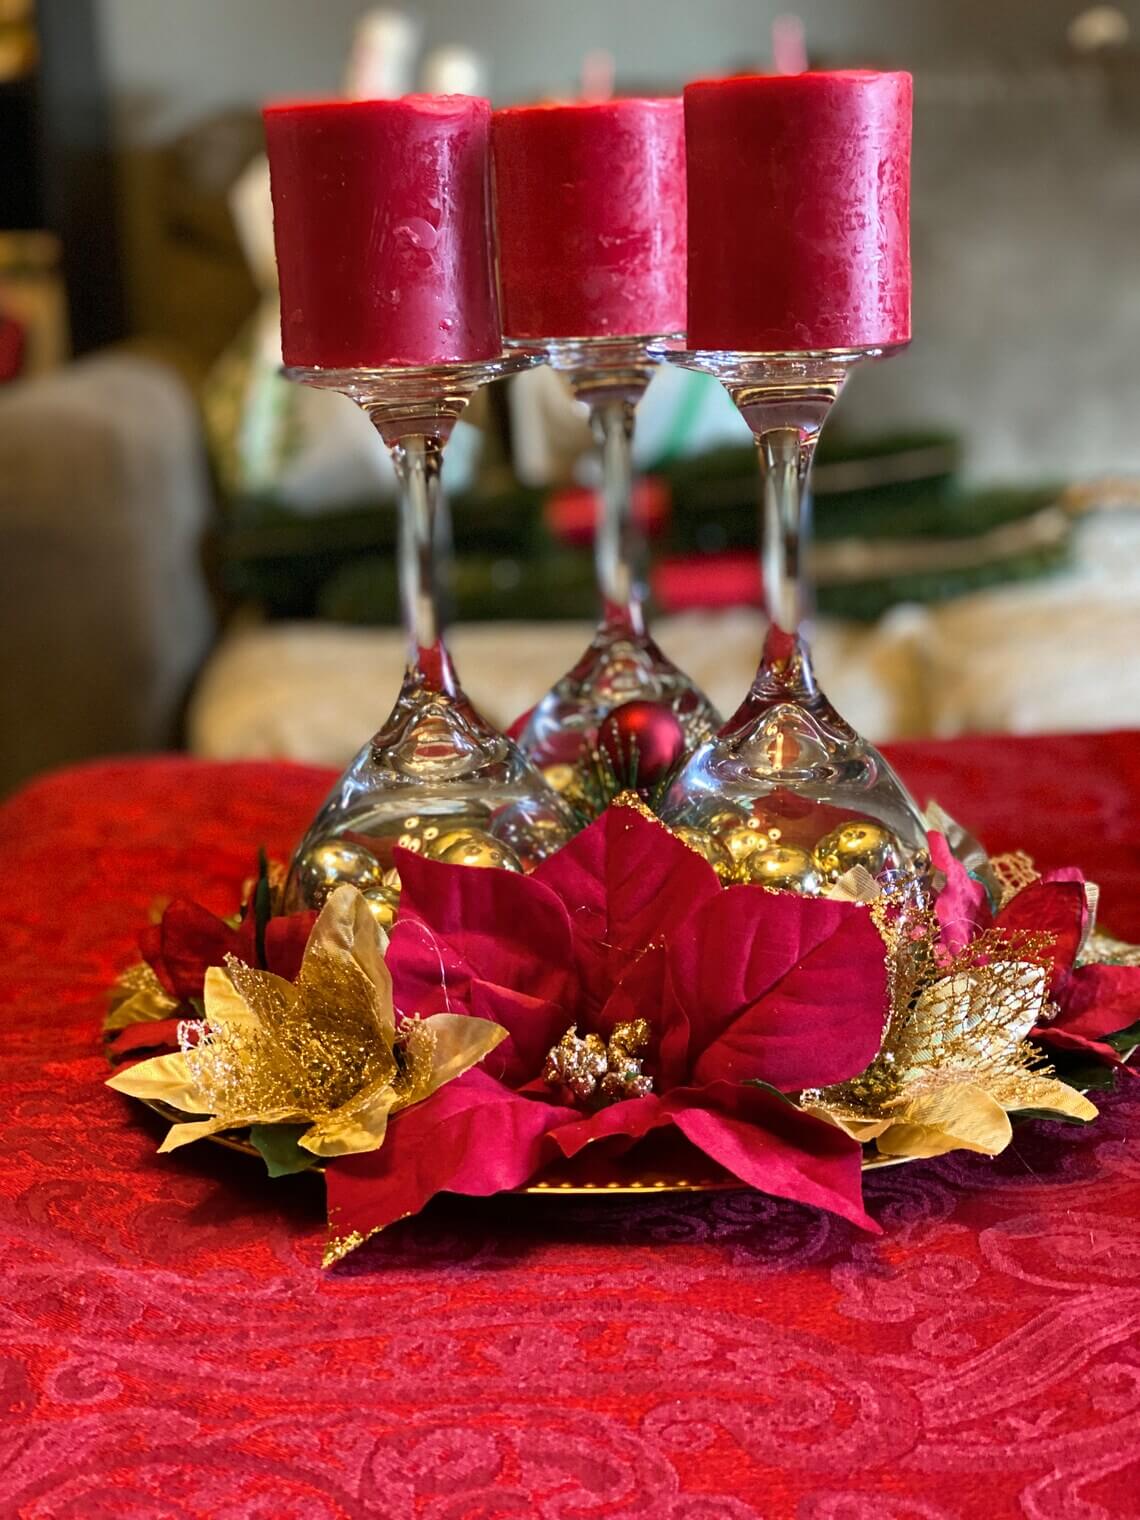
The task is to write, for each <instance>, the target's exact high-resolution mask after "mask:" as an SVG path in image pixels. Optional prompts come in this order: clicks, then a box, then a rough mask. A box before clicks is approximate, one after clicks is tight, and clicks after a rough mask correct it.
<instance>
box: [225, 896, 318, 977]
mask: <svg viewBox="0 0 1140 1520" xmlns="http://www.w3.org/2000/svg"><path fill="white" fill-rule="evenodd" d="M316 921H317V914H316V913H315V912H308V913H289V914H285V915H282V916H281V917H279V918H271V919H270V920H269V922H268V923H267V924H266V926H265V969H266V970H267V971H272V972H273V974H274V976H280V977H284V979H285V980H286V981H287V982H293V981H296V979H297V975H298V973H299V971H300V970H301V962H302V960H304V958H305V946H306V945H307V944H308V942H309V935H310V934H311V933H312V932H313V925H314V924H315V923H316ZM248 922H251V919H247V920H246V923H248ZM242 928H243V929H244V928H245V923H243V924H242Z"/></svg>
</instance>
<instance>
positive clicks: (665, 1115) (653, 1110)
mask: <svg viewBox="0 0 1140 1520" xmlns="http://www.w3.org/2000/svg"><path fill="white" fill-rule="evenodd" d="M672 1122H673V1116H672V1113H671V1112H670V1110H669V1108H668V1107H667V1105H666V1103H665V1102H664V1101H663V1100H662V1099H661V1098H659V1097H658V1096H657V1094H656V1093H649V1094H647V1095H646V1096H645V1097H644V1098H629V1099H627V1100H626V1101H625V1102H624V1103H611V1104H610V1106H609V1107H608V1108H600V1109H599V1110H598V1111H597V1113H594V1114H581V1115H578V1116H577V1118H576V1119H575V1120H573V1121H572V1122H571V1123H569V1124H560V1125H559V1126H558V1128H557V1129H555V1130H553V1131H552V1133H551V1136H550V1138H551V1140H552V1141H553V1142H554V1144H555V1145H556V1146H557V1147H558V1149H559V1150H560V1151H561V1152H562V1154H563V1155H564V1156H576V1155H577V1154H578V1152H579V1151H580V1150H582V1149H583V1148H584V1147H585V1146H587V1145H593V1144H595V1143H596V1142H597V1141H599V1140H609V1139H613V1138H615V1137H617V1136H622V1137H624V1138H625V1139H627V1140H640V1139H641V1137H642V1136H643V1135H647V1134H648V1133H649V1131H650V1130H651V1129H657V1128H658V1127H659V1126H661V1125H663V1124H671V1123H672Z"/></svg>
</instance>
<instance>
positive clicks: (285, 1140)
mask: <svg viewBox="0 0 1140 1520" xmlns="http://www.w3.org/2000/svg"><path fill="white" fill-rule="evenodd" d="M936 821H937V822H938V823H940V824H941V830H938V829H932V832H931V834H930V843H931V852H932V856H933V859H934V861H935V863H936V866H937V876H936V878H935V880H936V883H937V890H936V891H935V892H934V893H933V895H932V897H931V898H930V899H929V900H927V901H924V900H923V899H922V898H921V896H918V895H916V894H915V893H914V892H913V891H911V890H909V889H907V890H905V891H902V892H900V893H897V894H892V893H890V892H884V891H882V890H881V888H880V887H879V886H878V884H876V883H875V882H874V881H873V879H872V878H871V877H870V876H869V875H868V874H867V873H866V872H865V871H862V870H861V869H859V868H855V869H854V870H852V871H849V872H847V873H845V874H844V875H843V876H841V877H840V878H839V879H838V880H837V881H836V883H835V884H834V885H833V887H832V889H831V892H830V894H829V895H828V896H823V897H806V896H801V895H798V894H796V893H793V892H786V891H774V890H771V889H769V888H767V887H765V886H762V885H757V884H753V883H732V884H727V885H726V884H725V883H723V882H722V881H721V879H720V878H719V877H718V875H717V874H716V872H715V871H714V870H713V868H712V867H711V866H710V865H709V863H708V862H707V861H706V860H705V859H704V858H703V857H702V855H701V854H700V853H698V852H697V851H696V850H694V849H693V848H692V847H691V846H690V845H688V844H686V843H685V842H684V840H683V839H680V838H678V837H676V835H674V834H673V833H672V832H670V831H669V830H668V829H666V828H665V827H664V826H663V825H662V824H661V823H659V822H658V821H657V820H656V819H655V818H654V817H653V816H652V814H650V813H649V812H648V811H647V810H646V809H645V807H644V805H643V804H642V803H641V802H640V801H639V800H638V799H637V798H636V797H635V796H633V795H632V794H626V795H624V796H620V797H618V798H617V799H616V800H615V801H614V802H613V803H612V804H611V805H610V806H609V807H607V808H606V809H605V811H604V812H603V813H602V814H601V816H600V817H599V818H598V819H597V820H596V821H594V822H593V823H592V824H590V825H589V826H588V827H587V828H585V829H584V830H583V831H582V832H581V833H579V834H578V835H577V836H576V837H575V838H574V839H573V840H572V841H571V842H570V843H569V844H568V845H567V846H565V847H564V848H563V849H562V850H560V851H559V852H558V853H557V854H555V855H554V856H552V857H551V858H550V859H549V860H547V861H544V862H542V863H541V865H540V866H539V867H538V868H537V869H536V870H535V871H534V872H533V874H531V875H530V876H521V875H518V874H516V873H513V872H507V871H500V870H472V869H470V868H469V867H466V866H459V865H452V864H448V863H446V862H441V861H437V860H431V859H426V858H424V857H422V856H421V855H418V854H415V853H413V852H411V851H407V850H401V851H399V870H400V874H401V878H402V896H401V909H400V915H399V919H398V921H397V922H396V924H395V926H394V927H393V928H392V929H391V931H390V932H386V931H385V930H384V929H382V928H381V927H380V926H379V925H378V924H377V923H376V920H375V917H374V915H373V913H372V911H371V910H370V908H369V905H368V904H367V902H366V901H365V899H364V897H363V895H362V894H361V893H360V892H359V891H358V890H357V889H356V888H354V887H352V886H348V885H342V886H339V887H337V888H336V889H335V890H334V891H332V893H331V894H330V895H329V897H328V899H327V901H326V902H325V905H324V907H323V908H322V909H321V910H320V912H319V914H318V913H313V912H306V913H301V914H283V913H280V912H278V911H276V909H277V908H278V907H279V905H280V892H279V885H278V880H279V878H278V880H275V873H274V872H273V871H272V869H270V868H269V867H267V866H265V865H264V864H263V867H262V870H261V873H260V875H259V877H258V878H257V880H256V882H255V883H254V884H252V886H251V889H250V891H249V892H248V894H247V900H246V904H245V907H244V909H243V911H242V914H241V916H240V918H238V919H236V920H234V921H232V922H225V921H223V920H221V919H218V918H215V917H214V916H213V915H212V914H209V913H208V912H206V910H204V909H202V908H199V907H197V906H196V905H194V904H193V903H189V902H185V901H175V902H173V903H171V904H170V905H169V906H168V907H167V908H166V910H165V912H164V913H163V915H162V918H161V920H160V922H159V923H158V924H156V925H153V926H151V927H150V928H149V929H148V930H147V931H146V932H145V933H144V934H143V936H142V951H143V956H144V959H143V961H142V962H141V963H139V964H138V965H136V966H134V967H132V968H130V969H129V970H128V971H127V972H126V973H125V974H124V976H123V977H122V978H121V979H120V981H119V983H118V984H117V987H116V990H115V994H114V996H113V998H112V1008H111V1012H110V1014H109V1016H108V1019H107V1039H108V1049H109V1053H110V1057H111V1059H112V1061H113V1062H114V1063H115V1064H116V1068H117V1069H116V1072H115V1074H114V1075H113V1076H112V1077H111V1079H110V1085H111V1086H113V1087H115V1088H117V1089H118V1090H119V1091H121V1092H124V1093H128V1094H130V1095H132V1096H134V1097H136V1098H141V1099H144V1100H146V1101H148V1102H150V1103H151V1104H153V1105H156V1106H159V1107H161V1109H162V1110H163V1112H165V1113H166V1114H167V1115H168V1116H169V1117H170V1118H171V1119H172V1120H174V1123H173V1125H172V1127H171V1129H170V1131H169V1133H168V1135H167V1137H166V1139H165V1140H164V1141H163V1144H162V1147H161V1148H162V1149H163V1150H165V1151H169V1150H173V1149H175V1148H176V1147H179V1146H182V1145H184V1144H186V1143H188V1142H189V1141H193V1140H198V1139H200V1138H203V1137H206V1136H211V1135H218V1134H230V1135H232V1134H234V1133H240V1134H241V1135H243V1136H245V1137H246V1138H247V1139H248V1142H249V1144H250V1145H251V1146H253V1147H254V1148H256V1149H257V1150H258V1151H260V1152H261V1154H262V1156H263V1157H264V1158H265V1161H266V1163H267V1165H268V1168H269V1171H270V1172H271V1174H273V1175H281V1174H283V1173H290V1172H296V1171H300V1170H304V1169H307V1168H309V1167H311V1166H314V1165H323V1167H324V1173H325V1182H326V1186H327V1190H328V1212H329V1231H330V1234H329V1244H328V1249H327V1253H326V1262H327V1263H331V1262H333V1261H336V1260H339V1259H340V1258H341V1257H342V1256H344V1255H345V1254H347V1252H348V1251H350V1250H351V1249H353V1248H354V1247H355V1246H357V1245H359V1244H360V1243H361V1242H362V1241H364V1240H365V1239H367V1238H368V1236H369V1235H371V1234H373V1233H375V1232H376V1231H377V1230H380V1229H383V1228H384V1227H385V1226H387V1225H390V1224H392V1223H393V1222H394V1221H396V1220H398V1219H401V1218H403V1217H405V1216H407V1215H409V1214H414V1213H416V1212H417V1211H418V1210H420V1209H421V1208H423V1207H424V1205H425V1204H427V1203H428V1202H429V1200H431V1199H432V1198H433V1197H435V1196H436V1195H437V1194H439V1193H459V1194H467V1195H473V1196H484V1195H488V1194H492V1193H496V1192H500V1191H503V1190H506V1189H515V1188H521V1187H524V1186H526V1185H528V1184H534V1183H535V1182H538V1181H541V1180H542V1179H543V1178H549V1177H551V1176H553V1177H556V1178H557V1177H565V1176H566V1175H571V1176H573V1175H574V1173H573V1171H572V1170H571V1172H570V1173H569V1174H568V1173H567V1170H566V1169H567V1168H573V1166H574V1165H575V1164H576V1163H578V1162H581V1161H582V1160H583V1159H584V1158H588V1159H589V1161H590V1165H591V1169H592V1170H591V1173H590V1175H592V1176H593V1177H594V1178H596V1179H600V1180H599V1181H598V1183H597V1185H598V1186H600V1187H602V1188H604V1187H605V1186H606V1180H605V1179H606V1178H607V1176H608V1177H609V1179H610V1185H611V1186H615V1185H617V1184H616V1183H615V1182H614V1180H613V1179H614V1178H622V1177H629V1176H631V1175H632V1176H642V1177H653V1176H658V1175H661V1176H666V1177H673V1178H676V1177H686V1178H688V1179H693V1178H696V1179H699V1180H701V1181H703V1182H704V1183H705V1184H706V1185H719V1186H724V1185H733V1184H735V1185H738V1186H745V1187H752V1188H758V1189H761V1190H763V1191H765V1192H767V1193H771V1194H773V1195H776V1196H778V1197H783V1198H790V1199H795V1200H797V1201H799V1202H802V1203H805V1204H809V1205H812V1206H814V1207H819V1208H826V1209H829V1210H831V1211H833V1212H835V1213H837V1214H840V1215H842V1216H843V1217H844V1218H847V1219H850V1220H852V1221H853V1222H854V1223H856V1224H858V1225H860V1226H862V1227H864V1228H868V1229H872V1230H873V1229H876V1228H877V1226H876V1225H875V1223H874V1221H873V1220H872V1219H871V1218H869V1216H868V1215H867V1213H866V1212H865V1210H864V1206H863V1200H862V1191H861V1179H862V1172H863V1170H864V1168H865V1167H866V1166H867V1165H873V1164H881V1163H882V1162H883V1161H884V1160H886V1159H889V1158H917V1157H924V1156H934V1155H939V1154H941V1153H942V1152H944V1151H947V1150H952V1149H956V1148H961V1149H966V1150H973V1151H980V1152H983V1153H985V1154H991V1155H992V1154H997V1153H998V1152H999V1151H1001V1150H1002V1149H1003V1148H1004V1147H1005V1146H1006V1145H1007V1144H1008V1143H1009V1140H1010V1138H1011V1134H1012V1128H1011V1120H1016V1119H1017V1118H1019V1117H1048V1118H1054V1119H1061V1120H1067V1121H1070V1122H1076V1123H1083V1122H1087V1121H1089V1120H1091V1119H1092V1118H1094V1117H1095V1114H1096V1109H1095V1107H1094V1105H1093V1103H1092V1102H1091V1101H1090V1099H1089V1098H1088V1096H1087V1095H1086V1094H1085V1092H1084V1091H1082V1090H1081V1089H1082V1088H1084V1087H1087V1085H1088V1083H1089V1080H1090V1077H1089V1070H1088V1068H1089V1066H1090V1063H1094V1064H1095V1065H1096V1066H1099V1068H1100V1069H1101V1070H1102V1071H1105V1072H1109V1071H1110V1070H1111V1068H1112V1067H1115V1066H1119V1065H1120V1064H1121V1063H1122V1062H1123V1061H1124V1059H1125V1058H1126V1057H1127V1055H1128V1054H1130V1053H1131V1051H1132V1049H1133V1048H1135V1046H1136V1045H1137V1044H1138V1043H1140V1023H1138V1019H1140V953H1138V952H1137V951H1135V950H1133V949H1131V947H1128V946H1123V945H1121V944H1119V942H1117V941H1114V940H1112V939H1110V938H1109V937H1107V936H1105V935H1104V934H1102V933H1100V932H1099V931H1098V930H1097V928H1096V925H1095V908H1096V891H1095V889H1094V888H1093V887H1092V886H1091V884H1090V883H1088V882H1086V881H1085V880H1084V879H1083V878H1082V876H1081V875H1080V873H1079V872H1077V871H1075V870H1067V871H1056V872H1048V873H1045V874H1044V875H1042V876H1038V875H1037V874H1036V873H1035V871H1034V870H1033V868H1032V866H1031V864H1030V862H1029V861H1028V860H1027V859H1026V858H1025V857H1023V856H1006V857H997V858H995V859H993V860H990V859H988V858H987V857H985V855H984V854H983V853H982V852H981V851H980V849H979V848H978V847H977V846H976V845H975V844H974V842H973V841H972V840H969V839H968V837H967V836H963V835H962V834H961V831H959V830H957V829H956V828H955V826H954V825H953V824H952V823H951V822H950V821H949V820H947V819H945V817H944V815H936ZM942 830H944V831H945V832H943V831H942ZM952 841H953V844H954V846H956V847H957V849H958V853H955V848H953V847H952ZM960 856H964V857H965V859H962V858H959V857H960ZM154 1052H160V1053H158V1054H155V1053H154ZM140 1057H144V1058H143V1059H140Z"/></svg>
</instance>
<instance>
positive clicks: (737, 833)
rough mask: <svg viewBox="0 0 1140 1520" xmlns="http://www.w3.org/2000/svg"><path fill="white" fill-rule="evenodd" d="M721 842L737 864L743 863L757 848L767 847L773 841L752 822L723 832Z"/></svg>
mask: <svg viewBox="0 0 1140 1520" xmlns="http://www.w3.org/2000/svg"><path fill="white" fill-rule="evenodd" d="M719 837H720V842H721V844H722V845H723V846H724V848H725V849H726V850H727V851H728V853H729V854H730V855H731V856H732V859H733V861H734V862H735V864H736V865H738V866H739V865H742V864H743V862H744V861H746V860H747V859H748V857H749V856H750V855H752V854H754V853H755V852H756V851H757V850H763V849H766V848H767V846H768V845H769V843H770V842H771V841H770V840H769V838H768V836H767V834H764V833H762V832H761V831H760V830H759V829H755V828H753V827H752V826H751V824H747V823H745V824H739V825H737V827H736V828H734V829H729V830H728V831H727V832H726V833H724V834H721V835H720V836H719Z"/></svg>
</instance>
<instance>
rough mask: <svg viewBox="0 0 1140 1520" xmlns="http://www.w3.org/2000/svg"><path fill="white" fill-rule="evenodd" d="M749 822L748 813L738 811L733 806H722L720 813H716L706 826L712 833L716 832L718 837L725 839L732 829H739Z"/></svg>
mask: <svg viewBox="0 0 1140 1520" xmlns="http://www.w3.org/2000/svg"><path fill="white" fill-rule="evenodd" d="M748 822H749V819H748V815H747V813H738V812H736V811H734V810H733V809H731V808H722V809H721V811H720V812H719V813H714V814H713V815H712V817H711V818H709V819H708V820H707V821H706V823H705V825H704V826H705V828H706V829H707V830H708V831H709V833H710V834H715V835H716V837H717V838H718V839H723V838H724V836H725V835H726V834H727V833H729V832H730V831H731V830H732V829H739V828H741V827H742V826H743V825H744V824H746V823H748Z"/></svg>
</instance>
